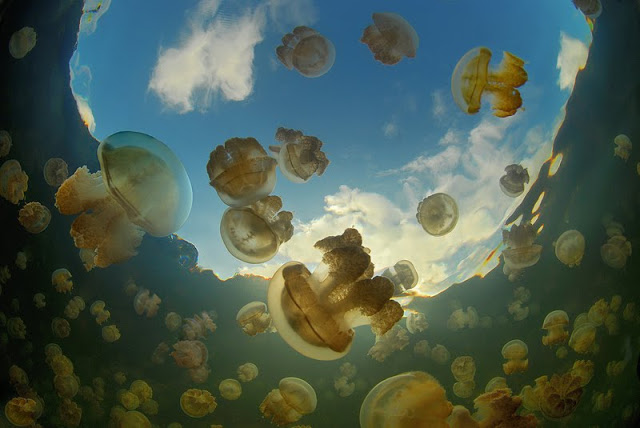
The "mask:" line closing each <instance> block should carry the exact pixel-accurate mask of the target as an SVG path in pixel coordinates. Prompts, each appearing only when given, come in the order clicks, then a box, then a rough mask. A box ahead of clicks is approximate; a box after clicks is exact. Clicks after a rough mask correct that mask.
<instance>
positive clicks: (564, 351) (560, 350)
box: [556, 346, 569, 360]
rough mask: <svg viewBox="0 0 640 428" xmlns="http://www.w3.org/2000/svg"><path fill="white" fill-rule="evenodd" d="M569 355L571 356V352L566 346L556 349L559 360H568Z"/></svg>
mask: <svg viewBox="0 0 640 428" xmlns="http://www.w3.org/2000/svg"><path fill="white" fill-rule="evenodd" d="M567 355H569V351H568V350H567V348H565V347H564V346H560V347H559V348H558V349H556V357H557V358H559V359H561V360H562V359H564V358H567Z"/></svg>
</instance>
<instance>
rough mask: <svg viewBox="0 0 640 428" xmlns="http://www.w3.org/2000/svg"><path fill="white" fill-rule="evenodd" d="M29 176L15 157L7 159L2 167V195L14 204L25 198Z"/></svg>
mask: <svg viewBox="0 0 640 428" xmlns="http://www.w3.org/2000/svg"><path fill="white" fill-rule="evenodd" d="M28 181H29V177H28V176H27V174H26V173H25V172H24V171H23V170H22V166H20V162H18V161H17V160H14V159H10V160H8V161H5V163H3V164H2V166H1V167H0V196H2V197H3V198H5V199H6V200H7V201H9V202H11V203H12V204H14V205H18V203H19V202H20V201H21V200H23V199H24V192H26V191H27V187H28V184H27V183H28Z"/></svg>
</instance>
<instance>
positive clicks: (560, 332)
mask: <svg viewBox="0 0 640 428" xmlns="http://www.w3.org/2000/svg"><path fill="white" fill-rule="evenodd" d="M567 325H569V315H567V313H566V312H565V311H561V310H555V311H551V312H549V313H548V314H547V316H546V317H545V318H544V321H543V322H542V329H543V330H547V332H548V333H547V335H546V336H542V344H543V345H546V346H552V345H557V344H560V343H564V342H566V341H567V338H568V337H569V332H567V331H566V330H565V328H566V326H567Z"/></svg>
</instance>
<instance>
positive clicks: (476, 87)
mask: <svg viewBox="0 0 640 428" xmlns="http://www.w3.org/2000/svg"><path fill="white" fill-rule="evenodd" d="M490 60H491V51H490V50H489V49H488V48H485V47H477V48H474V49H471V50H470V51H469V52H467V53H466V54H464V56H463V57H462V58H460V61H458V64H456V67H455V69H454V70H453V74H452V75H451V92H452V93H453V100H454V101H455V102H456V104H457V105H458V107H460V109H461V110H462V111H463V112H465V113H468V114H474V113H477V112H478V111H480V101H481V98H482V95H483V94H484V93H487V94H491V95H492V96H493V97H492V100H491V108H492V109H493V114H494V115H495V116H497V117H508V116H513V115H514V114H516V111H518V109H519V108H520V107H521V106H522V98H521V97H520V92H518V90H517V89H516V88H518V87H520V86H522V85H524V84H525V82H526V81H527V79H528V76H527V72H526V71H525V70H524V61H523V60H521V59H520V58H518V57H517V56H515V55H513V54H511V53H509V52H506V51H505V52H504V56H503V57H502V62H501V63H500V64H498V67H497V68H489V61H490Z"/></svg>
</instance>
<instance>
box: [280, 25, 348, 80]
mask: <svg viewBox="0 0 640 428" xmlns="http://www.w3.org/2000/svg"><path fill="white" fill-rule="evenodd" d="M276 55H277V56H278V59H279V60H280V62H281V63H282V64H283V65H284V66H285V67H287V68H288V69H289V70H291V69H292V68H294V67H295V69H296V70H298V72H299V73H300V74H302V75H303V76H305V77H320V76H322V75H323V74H325V73H326V72H328V71H329V70H331V67H333V63H334V62H335V61H336V48H335V47H334V46H333V43H331V40H329V39H327V38H326V37H324V36H323V35H322V34H320V33H318V32H317V31H316V30H314V29H313V28H309V27H305V26H300V27H296V28H294V29H293V31H292V32H291V33H287V34H285V35H284V37H282V44H281V45H280V46H278V47H277V48H276Z"/></svg>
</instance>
